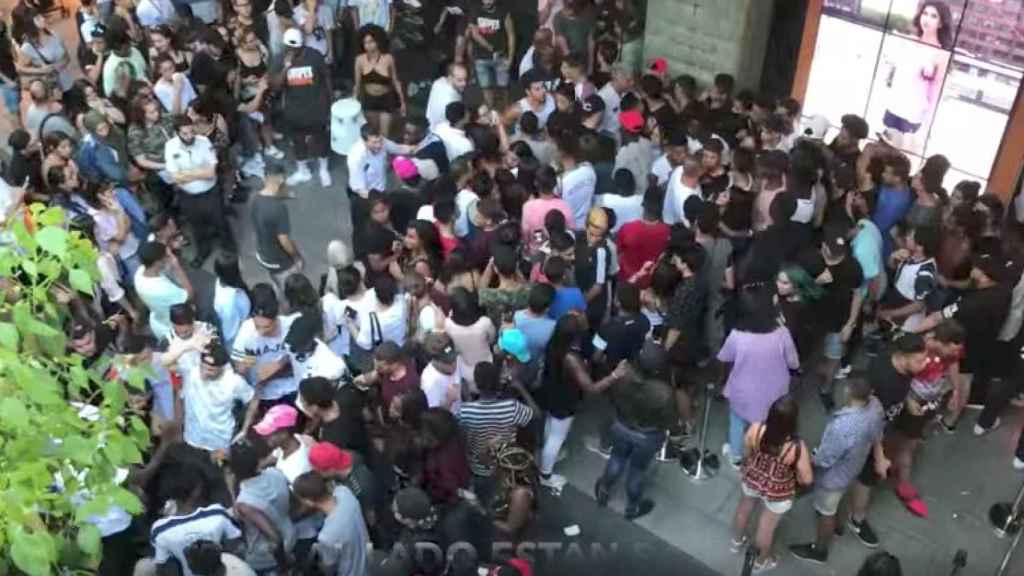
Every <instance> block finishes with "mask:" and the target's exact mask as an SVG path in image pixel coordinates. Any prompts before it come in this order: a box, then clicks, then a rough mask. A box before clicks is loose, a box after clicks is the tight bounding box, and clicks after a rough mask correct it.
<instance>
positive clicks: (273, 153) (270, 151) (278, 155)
mask: <svg viewBox="0 0 1024 576" xmlns="http://www.w3.org/2000/svg"><path fill="white" fill-rule="evenodd" d="M263 153H264V154H266V155H267V156H270V157H271V158H273V159H274V160H282V159H284V151H283V150H281V149H280V148H278V147H277V146H274V145H273V144H271V145H270V146H267V147H265V148H264V149H263Z"/></svg>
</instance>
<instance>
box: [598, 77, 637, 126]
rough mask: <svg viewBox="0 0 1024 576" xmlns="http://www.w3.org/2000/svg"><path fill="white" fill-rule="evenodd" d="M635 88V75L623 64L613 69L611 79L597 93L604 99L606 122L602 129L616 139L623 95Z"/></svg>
mask: <svg viewBox="0 0 1024 576" xmlns="http://www.w3.org/2000/svg"><path fill="white" fill-rule="evenodd" d="M632 89H633V75H632V74H630V73H629V72H628V71H627V70H626V69H625V68H623V67H621V66H614V67H612V70H611V80H609V81H608V83H607V84H605V85H604V86H603V87H602V88H601V89H600V90H598V91H597V95H598V96H600V97H601V100H604V109H605V113H604V122H603V123H602V124H601V130H602V131H604V132H607V133H608V134H612V135H613V136H614V138H615V140H616V141H618V139H619V105H620V104H621V103H622V96H623V95H624V94H625V93H626V92H629V91H631V90H632Z"/></svg>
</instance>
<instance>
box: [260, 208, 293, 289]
mask: <svg viewBox="0 0 1024 576" xmlns="http://www.w3.org/2000/svg"><path fill="white" fill-rule="evenodd" d="M252 224H253V228H254V229H255V230H256V255H257V258H258V259H259V261H260V264H263V266H265V267H267V268H268V269H271V270H278V271H280V270H285V269H287V268H289V267H290V266H291V265H292V257H291V256H289V255H288V253H287V252H285V251H284V248H282V247H281V242H280V241H279V240H278V238H277V237H278V236H281V235H283V234H284V235H287V234H291V222H290V219H289V217H288V206H287V205H285V200H284V199H283V198H275V197H272V196H263V195H258V196H256V198H255V199H254V200H253V203H252Z"/></svg>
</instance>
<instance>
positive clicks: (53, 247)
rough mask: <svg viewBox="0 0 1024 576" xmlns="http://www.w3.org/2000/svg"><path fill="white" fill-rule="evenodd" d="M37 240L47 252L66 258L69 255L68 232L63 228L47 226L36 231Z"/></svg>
mask: <svg viewBox="0 0 1024 576" xmlns="http://www.w3.org/2000/svg"><path fill="white" fill-rule="evenodd" d="M36 242H38V243H39V247H40V248H42V249H43V250H45V251H46V252H48V253H50V254H53V255H54V256H58V257H60V258H64V257H65V256H67V255H68V233H67V232H66V231H65V230H64V229H63V228H58V227H56V226H46V227H44V228H43V229H42V230H40V231H39V232H37V233H36Z"/></svg>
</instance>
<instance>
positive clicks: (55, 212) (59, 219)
mask: <svg viewBox="0 0 1024 576" xmlns="http://www.w3.org/2000/svg"><path fill="white" fill-rule="evenodd" d="M37 221H38V222H39V224H41V225H43V226H60V225H61V224H62V223H63V222H64V211H63V210H61V209H60V208H58V207H56V206H54V207H51V208H47V209H46V210H43V211H42V212H40V213H39V216H38V218H37Z"/></svg>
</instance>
